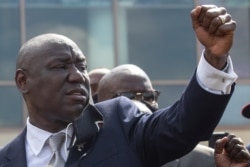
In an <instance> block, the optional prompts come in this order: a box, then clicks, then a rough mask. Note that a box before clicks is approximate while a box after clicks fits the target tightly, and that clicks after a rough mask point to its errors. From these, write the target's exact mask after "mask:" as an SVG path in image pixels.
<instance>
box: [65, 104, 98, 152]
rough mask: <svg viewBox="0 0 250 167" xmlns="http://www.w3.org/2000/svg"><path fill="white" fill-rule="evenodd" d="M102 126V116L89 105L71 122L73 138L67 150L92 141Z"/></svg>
mask: <svg viewBox="0 0 250 167" xmlns="http://www.w3.org/2000/svg"><path fill="white" fill-rule="evenodd" d="M102 126H103V116H102V114H101V113H100V112H99V111H98V109H97V108H96V107H95V106H94V105H93V104H89V105H88V106H87V107H86V108H85V109H84V111H83V112H82V114H81V115H80V116H79V118H78V119H77V120H75V121H74V122H73V136H72V139H71V142H70V143H71V144H70V146H69V148H72V147H73V146H77V145H82V144H83V143H85V142H86V141H90V140H92V139H93V138H94V137H95V136H96V135H97V134H98V132H99V130H100V128H101V127H102Z"/></svg>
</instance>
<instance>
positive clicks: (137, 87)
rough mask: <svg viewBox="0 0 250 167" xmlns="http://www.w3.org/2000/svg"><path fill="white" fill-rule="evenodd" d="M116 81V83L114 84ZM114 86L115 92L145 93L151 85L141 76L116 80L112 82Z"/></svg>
mask: <svg viewBox="0 0 250 167" xmlns="http://www.w3.org/2000/svg"><path fill="white" fill-rule="evenodd" d="M116 81H117V82H116ZM113 83H114V85H115V87H116V91H117V92H118V91H119V92H121V91H145V90H151V89H152V84H151V82H150V81H149V80H148V79H147V78H144V77H141V76H133V75H131V76H127V77H121V78H117V80H114V82H113Z"/></svg>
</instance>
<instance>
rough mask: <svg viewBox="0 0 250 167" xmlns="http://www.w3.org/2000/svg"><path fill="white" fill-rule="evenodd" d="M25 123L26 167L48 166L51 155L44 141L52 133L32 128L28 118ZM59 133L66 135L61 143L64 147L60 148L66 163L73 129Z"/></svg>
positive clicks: (69, 127) (70, 127) (69, 128)
mask: <svg viewBox="0 0 250 167" xmlns="http://www.w3.org/2000/svg"><path fill="white" fill-rule="evenodd" d="M26 122H27V134H26V143H25V147H26V155H27V166H28V167H34V166H35V167H36V166H37V167H45V166H47V165H48V163H49V161H50V159H51V157H52V154H53V153H52V151H51V149H50V147H49V145H48V143H47V142H46V141H47V139H48V138H49V137H50V136H51V135H53V133H50V132H47V131H44V130H42V129H39V128H37V127H35V126H33V125H32V124H31V123H30V122H29V118H28V119H27V121H26ZM60 132H64V133H65V134H67V135H66V140H65V141H64V143H63V146H64V147H62V148H61V154H62V157H63V158H64V160H65V161H66V159H67V157H68V151H67V146H69V143H70V140H71V136H72V133H73V128H72V126H68V128H66V129H64V130H62V131H60ZM60 132H58V133H60ZM54 134H56V133H54Z"/></svg>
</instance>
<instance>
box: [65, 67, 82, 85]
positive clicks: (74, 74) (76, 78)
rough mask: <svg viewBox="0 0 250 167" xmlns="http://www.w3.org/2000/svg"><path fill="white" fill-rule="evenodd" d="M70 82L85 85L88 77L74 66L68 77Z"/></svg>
mask: <svg viewBox="0 0 250 167" xmlns="http://www.w3.org/2000/svg"><path fill="white" fill-rule="evenodd" d="M68 80H69V82H76V83H84V82H86V76H85V74H84V72H82V71H80V70H79V69H78V68H77V67H76V66H73V67H72V68H71V70H70V73H69V76H68Z"/></svg>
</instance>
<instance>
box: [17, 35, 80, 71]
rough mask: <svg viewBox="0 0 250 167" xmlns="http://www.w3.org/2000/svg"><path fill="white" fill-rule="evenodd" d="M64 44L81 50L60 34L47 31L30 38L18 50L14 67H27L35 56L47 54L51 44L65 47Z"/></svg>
mask: <svg viewBox="0 0 250 167" xmlns="http://www.w3.org/2000/svg"><path fill="white" fill-rule="evenodd" d="M66 44H68V46H73V47H74V48H77V49H78V50H77V52H81V51H80V49H79V48H78V46H77V45H76V44H75V42H73V41H72V40H71V39H69V38H68V37H66V36H63V35H60V34H53V33H49V34H42V35H38V36H36V37H34V38H31V39H30V40H28V41H27V42H25V43H24V44H23V45H22V47H21V48H20V50H19V53H18V57H17V62H16V69H18V68H23V69H27V68H28V67H29V64H30V63H32V60H33V58H36V61H37V58H38V57H39V56H41V55H46V54H47V52H48V51H49V50H50V47H51V46H53V47H54V46H56V45H58V47H60V45H61V47H65V45H66ZM81 54H82V53H81Z"/></svg>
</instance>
